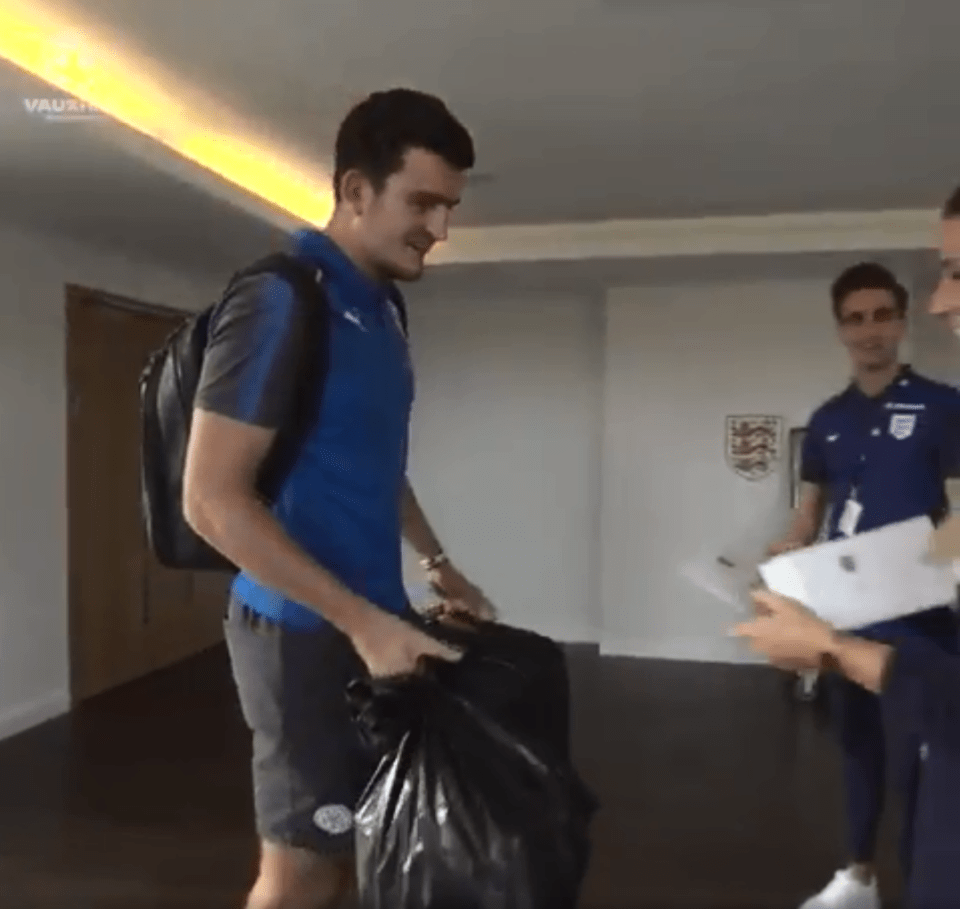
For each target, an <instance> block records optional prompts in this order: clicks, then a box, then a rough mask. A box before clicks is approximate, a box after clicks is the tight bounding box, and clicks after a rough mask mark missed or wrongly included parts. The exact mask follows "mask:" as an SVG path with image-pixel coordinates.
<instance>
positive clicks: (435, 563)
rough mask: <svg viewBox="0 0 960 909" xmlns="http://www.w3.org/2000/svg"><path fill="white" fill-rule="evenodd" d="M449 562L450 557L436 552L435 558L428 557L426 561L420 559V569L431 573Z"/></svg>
mask: <svg viewBox="0 0 960 909" xmlns="http://www.w3.org/2000/svg"><path fill="white" fill-rule="evenodd" d="M449 561H450V557H449V556H448V555H447V554H446V553H445V552H438V553H437V554H436V555H435V556H429V557H428V558H426V559H421V560H420V567H421V568H422V569H423V570H424V571H433V570H434V568H439V567H440V566H441V565H444V564H446V563H447V562H449Z"/></svg>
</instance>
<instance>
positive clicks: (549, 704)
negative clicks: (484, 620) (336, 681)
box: [349, 624, 597, 909]
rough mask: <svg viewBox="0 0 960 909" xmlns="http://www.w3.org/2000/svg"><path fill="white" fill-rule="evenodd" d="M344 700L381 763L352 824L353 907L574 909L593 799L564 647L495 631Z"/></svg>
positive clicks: (473, 633) (471, 636)
mask: <svg viewBox="0 0 960 909" xmlns="http://www.w3.org/2000/svg"><path fill="white" fill-rule="evenodd" d="M434 633H435V634H436V636H437V637H441V638H443V639H446V640H448V641H451V642H453V643H458V644H463V645H466V648H467V649H466V653H465V655H464V656H463V658H462V659H461V660H460V661H459V662H456V663H446V662H443V661H439V660H431V661H428V662H427V664H426V666H425V668H424V671H423V672H422V673H419V674H418V675H416V676H410V677H404V678H401V679H388V680H380V679H378V680H373V681H371V680H369V679H367V680H357V681H355V682H354V683H352V684H351V686H350V689H349V697H350V701H351V704H352V706H353V710H354V716H355V718H356V721H357V722H358V724H359V726H360V729H361V731H362V732H363V734H364V736H365V737H366V739H367V741H368V742H369V743H370V745H371V747H374V748H375V749H376V750H377V751H378V753H379V754H380V755H381V759H380V762H379V766H378V768H377V770H376V772H375V773H374V775H373V777H372V779H371V780H370V782H369V784H368V786H367V788H366V791H365V792H364V794H363V796H362V797H361V799H360V802H359V804H358V806H357V811H356V815H355V824H356V826H355V835H356V859H357V873H358V883H359V890H360V906H361V907H362V909H574V907H575V906H576V904H577V899H578V896H579V892H580V888H581V884H582V881H583V878H584V876H585V874H586V870H587V864H588V861H589V857H590V839H589V826H590V821H591V819H592V817H593V815H594V813H595V812H596V810H597V802H596V800H595V798H594V796H593V794H592V793H591V792H590V790H589V789H588V788H587V787H586V785H585V784H584V783H583V781H582V780H581V779H580V777H579V775H578V774H577V773H576V771H575V770H574V768H573V766H572V764H571V759H570V745H569V682H568V678H567V671H566V662H565V657H564V653H563V651H562V649H561V648H560V647H559V646H558V645H556V644H555V643H554V642H553V641H550V640H549V639H547V638H544V637H542V636H540V635H536V634H533V633H531V632H527V631H523V630H520V629H515V628H510V627H508V626H504V625H499V624H484V625H480V626H478V627H477V629H475V630H470V631H460V632H458V631H455V630H452V629H448V628H442V629H441V628H439V627H438V628H436V629H435V631H434Z"/></svg>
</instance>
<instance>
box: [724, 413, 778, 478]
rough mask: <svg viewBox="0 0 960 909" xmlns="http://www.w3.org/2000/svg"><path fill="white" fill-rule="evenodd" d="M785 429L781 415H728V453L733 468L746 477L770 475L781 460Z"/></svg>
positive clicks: (736, 472)
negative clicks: (783, 430) (782, 439)
mask: <svg viewBox="0 0 960 909" xmlns="http://www.w3.org/2000/svg"><path fill="white" fill-rule="evenodd" d="M782 429H783V420H782V419H781V418H780V417H773V416H749V415H742V416H730V417H727V439H726V456H727V463H728V464H729V465H730V467H731V468H732V469H733V472H734V473H735V474H736V475H737V476H739V477H743V478H744V479H745V480H762V479H764V477H768V476H770V474H771V473H773V471H774V468H775V467H776V466H777V462H778V461H779V460H780V446H781V438H782V436H783V432H782Z"/></svg>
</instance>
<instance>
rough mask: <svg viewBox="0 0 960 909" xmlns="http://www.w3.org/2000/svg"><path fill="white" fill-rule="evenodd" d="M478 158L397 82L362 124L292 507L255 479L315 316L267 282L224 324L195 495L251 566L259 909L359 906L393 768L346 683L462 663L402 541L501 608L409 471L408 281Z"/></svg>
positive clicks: (208, 528) (239, 647)
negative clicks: (357, 889)
mask: <svg viewBox="0 0 960 909" xmlns="http://www.w3.org/2000/svg"><path fill="white" fill-rule="evenodd" d="M473 163H474V151H473V143H472V140H471V138H470V135H469V133H468V132H467V131H466V129H464V127H463V126H462V125H461V124H460V123H459V122H458V121H457V120H456V119H455V118H454V117H453V115H452V114H451V113H450V112H449V111H448V110H447V108H446V107H445V106H444V105H443V103H442V102H441V101H439V100H438V99H437V98H434V97H432V96H429V95H424V94H422V93H419V92H414V91H409V90H402V89H399V90H393V91H388V92H378V93H375V94H374V95H371V96H370V97H369V98H368V99H367V100H366V101H364V102H362V103H361V104H359V105H358V106H357V107H355V108H354V109H353V110H352V111H351V112H350V114H349V115H348V116H347V117H346V119H345V120H344V121H343V123H342V125H341V127H340V131H339V134H338V136H337V144H336V172H335V175H334V183H335V190H336V207H335V211H334V214H333V217H332V219H331V221H330V223H329V225H328V226H327V228H326V230H325V231H324V232H323V233H321V232H318V231H303V232H301V233H300V234H298V235H297V237H296V238H295V241H294V248H293V252H294V254H295V255H296V256H297V257H299V259H300V260H301V261H303V262H305V263H307V264H308V265H309V266H311V267H313V268H315V269H316V270H317V272H318V275H320V276H322V280H323V286H324V289H325V291H326V297H327V304H328V306H329V326H330V334H329V340H330V346H329V364H328V369H327V371H326V375H325V384H324V386H323V394H322V398H321V400H320V404H319V412H318V414H317V420H316V423H315V425H314V428H313V430H312V431H311V433H310V435H309V436H308V438H307V440H306V442H305V445H304V447H303V450H302V451H301V453H300V456H299V459H298V461H297V462H296V464H295V465H294V466H293V468H292V471H291V473H290V475H289V477H288V479H287V481H286V483H285V485H284V487H283V489H282V490H281V493H280V495H279V496H278V499H277V501H276V503H275V505H274V506H273V507H272V508H267V507H266V506H264V505H263V504H262V503H261V502H260V500H259V499H258V497H257V495H256V493H255V488H256V483H255V478H256V476H257V470H258V467H259V465H260V464H261V463H262V461H263V459H264V457H265V455H266V454H267V452H268V451H269V449H270V445H271V443H272V441H273V439H274V438H275V435H276V433H277V431H278V429H279V428H280V427H282V426H284V425H286V421H287V420H288V419H289V418H290V414H291V408H292V405H293V402H294V397H295V386H296V381H297V376H298V366H299V364H300V363H301V362H302V360H303V357H304V356H307V355H310V353H311V352H310V351H305V350H304V349H303V343H302V342H303V339H304V337H305V330H304V325H303V324H301V322H300V321H299V319H301V318H302V317H303V315H302V310H301V309H300V308H299V307H298V306H296V305H294V304H295V301H294V299H293V297H292V294H293V290H292V288H291V287H290V286H289V285H288V284H286V283H285V282H284V281H283V280H282V279H280V278H279V277H271V276H261V277H254V278H249V279H247V280H246V282H245V283H244V284H243V285H242V286H240V287H238V288H236V290H235V292H232V293H231V294H230V295H228V297H227V299H226V300H225V301H224V302H223V303H222V304H221V305H220V308H219V309H218V310H217V311H215V313H214V314H213V317H212V319H211V328H210V334H209V340H208V346H207V349H206V352H205V357H204V366H203V371H202V375H201V380H200V385H199V388H198V392H197V397H196V407H195V413H194V422H193V427H192V431H191V438H190V444H189V450H188V456H187V468H186V476H185V492H184V504H185V512H186V515H187V519H188V520H189V521H190V523H191V525H192V526H193V527H194V529H195V530H196V531H197V532H198V533H199V534H200V535H201V536H202V537H204V538H205V539H206V540H208V541H209V542H210V543H211V544H212V545H213V546H214V547H215V548H217V549H218V550H220V551H221V552H223V553H224V554H225V555H226V556H227V557H228V558H229V559H230V560H231V561H232V562H233V563H234V564H236V565H238V566H239V567H240V569H241V571H240V573H239V575H238V577H237V578H236V580H235V582H234V584H233V588H232V597H231V602H230V604H229V608H228V614H227V618H226V629H225V631H226V640H227V645H228V649H229V652H230V658H231V662H232V666H233V673H234V676H235V679H236V684H237V690H238V693H239V698H240V704H241V707H242V710H243V713H244V716H245V718H246V721H247V723H248V725H249V726H250V728H251V730H252V733H253V782H254V803H255V809H256V819H257V829H258V833H259V835H260V838H261V841H262V850H261V864H260V873H259V876H258V879H257V881H256V884H255V885H254V887H253V890H252V892H251V894H250V896H249V902H248V904H247V905H248V907H249V909H287V907H291V909H324V907H328V906H330V907H333V906H339V905H341V903H340V900H341V899H342V898H344V897H345V896H346V895H347V894H349V893H350V891H351V889H352V888H353V887H354V885H355V881H354V879H353V878H354V872H353V867H352V856H351V854H350V850H351V849H352V838H353V832H352V829H351V827H352V818H353V809H354V807H355V804H356V801H357V799H358V797H359V795H360V793H361V791H362V789H363V786H364V785H365V783H366V781H367V779H368V778H369V776H370V774H371V772H372V770H373V767H372V765H371V758H370V756H369V755H368V754H367V753H366V752H365V751H364V749H363V748H362V747H361V745H360V742H359V740H358V738H357V732H356V730H355V728H354V727H353V725H352V724H351V719H350V716H349V714H348V710H347V704H346V700H345V694H344V692H345V686H346V683H347V682H348V681H349V680H350V679H351V678H352V677H355V676H356V675H357V674H358V673H359V672H360V671H362V670H363V669H364V665H363V664H365V668H366V669H367V670H368V671H369V672H370V673H371V674H372V675H374V676H387V675H395V674H402V673H406V672H409V671H412V670H413V669H414V667H415V664H416V662H417V660H418V659H419V657H421V656H423V655H432V656H439V657H442V658H446V659H456V658H457V657H458V652H457V651H456V650H454V649H451V648H449V647H447V646H445V645H443V644H441V643H440V642H439V641H437V640H435V639H434V638H432V637H430V636H428V635H427V634H425V633H424V631H423V628H422V626H420V627H418V626H417V625H416V624H415V623H414V622H413V621H411V619H412V618H413V616H412V610H411V607H410V604H409V603H408V601H407V596H406V593H405V590H404V585H403V578H402V571H401V536H403V537H405V538H406V539H407V540H408V541H409V542H410V543H411V545H412V546H413V547H414V548H415V549H416V550H417V551H418V553H419V554H420V555H421V557H422V562H421V564H422V566H423V567H424V569H425V571H426V572H427V576H428V578H429V580H430V581H431V582H432V583H433V584H434V585H435V586H436V587H438V588H439V589H440V590H441V591H442V592H443V594H445V595H446V597H447V599H448V600H449V601H450V602H451V603H456V604H457V606H458V608H460V609H463V610H466V611H468V612H471V613H473V614H474V615H478V616H481V617H489V616H490V615H491V610H490V607H489V603H487V601H486V599H485V598H484V597H483V595H482V593H481V592H480V591H479V589H478V588H476V587H474V586H473V585H472V584H470V583H469V582H468V581H467V580H466V579H465V578H464V577H463V575H462V574H460V573H459V572H458V571H457V570H456V569H455V568H454V567H453V566H452V564H451V563H450V562H449V560H448V559H447V558H446V556H445V555H444V554H443V550H442V549H441V547H440V545H439V543H438V542H437V540H436V537H435V536H434V534H433V532H432V531H431V529H430V526H429V524H428V523H427V521H426V519H425V518H424V516H423V513H422V511H421V510H420V508H419V505H418V504H417V500H416V497H415V496H414V494H413V491H412V490H411V488H410V485H409V483H408V482H407V474H406V471H407V448H408V428H409V419H410V409H411V404H412V401H413V396H414V383H413V370H412V368H411V363H410V358H409V352H408V349H407V342H406V336H405V333H404V331H403V328H402V320H401V318H400V311H399V310H398V309H397V305H396V301H397V299H398V297H397V291H396V288H395V286H394V284H393V282H394V281H395V280H397V279H400V280H414V279H416V278H418V277H419V276H420V274H421V273H422V271H423V267H424V256H425V255H426V253H427V252H428V251H429V250H430V248H431V247H432V246H433V245H434V244H435V243H436V242H437V241H442V240H444V239H445V238H446V232H447V222H448V219H449V215H450V211H451V210H452V209H453V208H454V206H455V205H456V204H457V202H458V200H459V197H460V193H461V191H462V189H463V186H464V183H465V173H466V171H467V170H469V169H470V168H471V167H472V166H473ZM316 355H318V356H319V355H321V353H320V352H317V353H316ZM361 661H362V662H361Z"/></svg>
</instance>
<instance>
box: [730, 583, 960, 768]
mask: <svg viewBox="0 0 960 909" xmlns="http://www.w3.org/2000/svg"><path fill="white" fill-rule="evenodd" d="M752 597H753V600H754V603H755V604H756V607H757V614H756V615H755V616H754V617H753V618H751V619H750V620H748V621H746V622H742V623H740V624H739V625H737V626H736V627H735V628H734V629H733V631H732V633H733V634H734V636H736V637H739V638H742V639H744V640H745V641H746V642H747V643H748V644H749V646H750V647H751V649H753V650H754V651H755V652H757V653H761V654H763V655H764V656H765V657H766V658H767V659H768V660H769V661H770V662H771V663H773V664H774V665H776V666H781V667H783V668H785V669H787V668H789V669H796V668H805V669H820V670H828V671H833V672H837V673H839V674H841V675H843V676H845V677H846V678H848V679H849V680H850V681H851V682H854V683H855V684H857V685H860V686H861V687H862V688H865V689H867V690H868V691H871V692H873V693H874V694H879V695H880V699H881V703H882V704H883V707H884V711H885V712H887V713H888V714H889V715H890V717H891V718H896V722H897V724H898V725H897V731H898V733H908V732H912V733H915V734H918V735H919V736H921V738H922V739H924V740H926V741H928V742H936V743H937V744H939V745H940V746H947V747H949V748H951V749H952V750H955V751H957V752H958V753H960V656H954V655H952V654H949V653H947V652H946V651H945V650H943V649H942V648H941V646H939V645H938V644H935V643H933V642H932V641H930V640H927V639H924V638H921V637H920V636H916V637H906V636H905V637H904V638H902V639H901V640H899V641H898V642H897V643H896V644H895V645H894V646H891V645H888V644H881V643H879V642H877V641H870V640H866V639H865V638H860V637H856V636H855V635H851V634H846V633H843V632H839V631H837V630H836V629H834V628H833V627H831V626H830V624H829V623H827V622H825V621H824V620H823V619H821V618H819V617H818V616H816V615H814V614H813V613H812V612H811V611H810V610H809V609H807V608H806V607H805V606H803V604H801V603H798V602H797V601H796V600H792V599H790V598H789V597H784V596H781V595H780V594H777V593H774V592H773V591H770V590H757V591H754V592H753V594H752ZM904 723H908V724H911V728H909V729H907V728H904Z"/></svg>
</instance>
